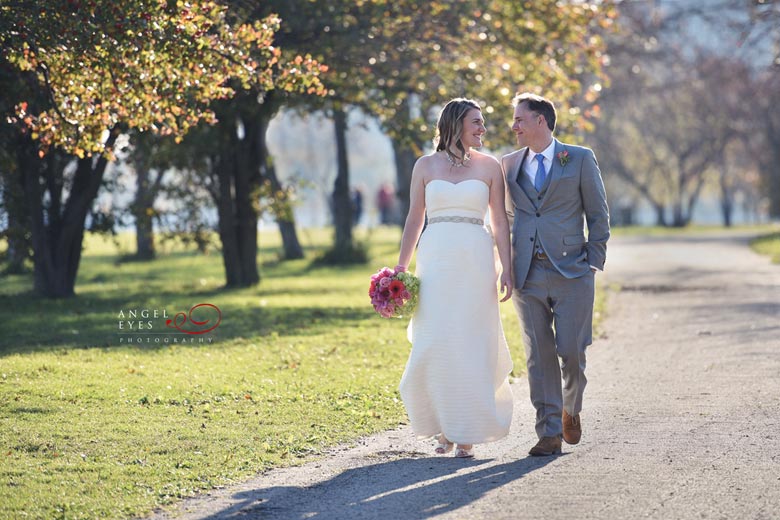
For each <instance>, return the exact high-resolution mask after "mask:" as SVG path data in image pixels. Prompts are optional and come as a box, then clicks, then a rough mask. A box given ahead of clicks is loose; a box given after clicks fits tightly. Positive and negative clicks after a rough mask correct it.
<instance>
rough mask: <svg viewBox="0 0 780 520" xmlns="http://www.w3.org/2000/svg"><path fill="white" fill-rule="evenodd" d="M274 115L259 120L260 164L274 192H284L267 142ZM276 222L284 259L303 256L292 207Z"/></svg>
mask: <svg viewBox="0 0 780 520" xmlns="http://www.w3.org/2000/svg"><path fill="white" fill-rule="evenodd" d="M272 115H273V114H269V117H266V118H262V119H260V120H259V121H258V124H259V130H258V135H257V143H258V164H261V165H263V167H262V168H261V175H262V177H263V178H265V179H268V181H269V182H270V183H271V188H272V189H273V191H274V193H283V192H284V190H283V189H282V183H281V182H279V178H278V177H277V176H276V168H275V167H274V163H273V160H272V159H271V156H270V152H269V151H268V145H267V144H266V133H267V132H268V124H269V123H270V122H271V116H272ZM285 202H287V201H285ZM276 223H277V225H278V226H279V233H280V234H281V236H282V247H283V249H284V259H285V260H296V259H298V258H303V247H301V243H300V241H299V240H298V233H297V231H296V230H295V214H294V213H293V211H292V208H290V209H289V211H285V212H283V214H277V215H276Z"/></svg>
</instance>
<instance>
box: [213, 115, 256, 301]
mask: <svg viewBox="0 0 780 520" xmlns="http://www.w3.org/2000/svg"><path fill="white" fill-rule="evenodd" d="M235 122H236V121H235V118H233V119H232V121H230V120H227V121H226V120H223V121H222V124H224V125H226V130H225V132H226V133H229V136H228V138H227V142H228V143H229V144H228V145H227V146H226V148H225V149H224V150H223V152H222V153H221V154H220V157H219V158H218V159H217V160H215V161H213V163H212V168H214V171H213V172H212V174H213V176H215V177H216V178H217V181H218V184H219V198H218V201H217V213H218V215H219V236H220V239H221V241H222V261H223V263H224V265H225V278H226V285H227V286H228V287H249V286H251V285H255V284H257V283H258V282H259V281H260V273H259V271H258V269H257V211H256V210H255V208H254V205H253V204H252V197H253V196H254V195H255V194H256V189H253V187H252V183H253V180H254V179H253V176H254V177H256V176H257V174H256V173H254V172H253V171H252V168H251V165H250V161H249V159H250V157H249V150H248V147H247V146H246V142H247V139H239V138H238V137H237V136H236V135H235V131H231V130H230V129H231V128H233V129H234V128H236V125H235ZM231 123H233V124H232V125H231ZM254 182H255V188H256V182H257V181H256V180H254Z"/></svg>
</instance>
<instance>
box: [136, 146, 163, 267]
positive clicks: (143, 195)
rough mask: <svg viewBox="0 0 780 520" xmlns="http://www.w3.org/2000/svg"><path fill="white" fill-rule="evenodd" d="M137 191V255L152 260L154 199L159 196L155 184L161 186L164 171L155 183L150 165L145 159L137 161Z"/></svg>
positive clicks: (141, 258) (139, 257)
mask: <svg viewBox="0 0 780 520" xmlns="http://www.w3.org/2000/svg"><path fill="white" fill-rule="evenodd" d="M135 175H136V193H135V202H134V203H133V216H134V217H135V244H136V253H135V256H136V258H138V259H139V260H152V259H153V258H154V256H155V251H154V228H153V223H152V217H153V215H154V199H155V197H156V196H157V191H156V190H155V186H156V187H158V188H159V184H160V180H161V179H162V176H163V174H162V172H161V173H159V174H158V176H157V181H155V183H154V185H152V184H151V182H150V178H149V177H150V172H149V167H148V166H147V165H146V164H144V162H143V161H140V160H139V161H136V163H135Z"/></svg>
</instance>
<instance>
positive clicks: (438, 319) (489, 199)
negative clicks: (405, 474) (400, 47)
mask: <svg viewBox="0 0 780 520" xmlns="http://www.w3.org/2000/svg"><path fill="white" fill-rule="evenodd" d="M484 134H485V122H484V119H483V118H482V111H481V110H480V108H479V105H478V104H477V103H476V102H475V101H472V100H469V99H462V98H456V99H453V100H451V101H450V102H448V103H447V105H446V106H445V107H444V108H443V109H442V111H441V113H440V114H439V120H438V123H437V129H436V137H435V138H434V145H435V146H436V151H435V152H433V153H431V154H428V155H425V156H423V157H420V158H419V159H418V160H417V162H416V164H415V166H414V170H413V171H412V181H411V200H410V208H409V214H408V216H407V218H406V224H405V225H404V232H403V238H402V240H401V251H400V253H399V257H398V265H397V266H396V269H401V270H405V269H407V267H408V265H409V262H410V261H411V258H412V253H413V251H414V247H415V244H418V239H419V244H418V248H417V269H416V274H417V276H418V277H419V278H420V297H419V304H418V307H417V310H416V311H415V314H414V316H413V317H412V320H411V322H410V324H409V339H410V341H411V343H412V351H411V354H410V356H409V361H408V363H407V365H406V370H405V371H404V374H403V377H402V378H401V383H400V392H401V397H402V399H403V402H404V405H405V406H406V411H407V413H408V415H409V419H410V421H411V425H412V430H413V431H414V432H415V434H416V435H417V436H418V438H430V437H434V436H435V437H437V441H438V446H437V447H436V450H435V451H436V453H439V454H444V453H448V452H449V451H451V450H452V449H453V447H454V446H455V444H457V449H456V450H455V456H456V457H462V458H466V457H473V456H474V451H473V445H474V444H478V443H484V442H491V441H495V440H498V439H500V438H502V437H504V436H506V434H507V433H508V431H509V425H510V422H511V420H512V392H511V390H510V388H509V381H508V375H509V373H510V372H511V370H512V360H511V358H510V356H509V350H508V349H507V344H506V339H505V338H504V331H503V328H502V327H501V319H500V317H499V312H498V290H497V287H496V285H497V281H499V280H500V286H501V292H502V293H503V298H502V299H501V301H502V302H504V301H506V300H508V299H510V297H511V296H512V278H511V277H512V274H511V273H512V269H511V264H510V244H509V225H508V223H507V217H506V212H505V209H504V200H505V199H504V197H505V195H504V177H503V175H502V173H501V167H500V165H499V163H498V161H497V160H496V159H495V158H493V157H492V156H490V155H487V154H484V153H481V152H478V151H477V150H475V148H479V147H481V146H482V136H483V135H484ZM488 209H490V229H492V232H493V235H492V236H491V233H490V231H489V230H488V228H487V227H485V222H484V220H485V216H486V213H487V210H488ZM426 213H427V217H428V225H427V227H426V229H425V232H424V233H422V236H420V233H421V232H422V229H423V224H424V222H425V217H426ZM494 239H495V245H496V246H497V250H498V259H499V260H500V265H501V274H500V276H499V275H498V273H497V272H496V261H495V253H494Z"/></svg>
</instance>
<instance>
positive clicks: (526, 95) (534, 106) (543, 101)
mask: <svg viewBox="0 0 780 520" xmlns="http://www.w3.org/2000/svg"><path fill="white" fill-rule="evenodd" d="M520 103H527V104H528V110H530V111H531V112H536V113H537V114H541V115H542V117H544V120H545V121H547V128H549V129H550V131H551V132H552V131H553V130H555V120H556V117H557V116H556V115H555V105H553V102H552V101H550V100H549V99H547V98H544V97H542V96H537V95H536V94H531V93H530V92H523V93H522V94H517V95H516V96H515V97H514V98H513V99H512V106H513V107H516V106H517V105H519V104H520Z"/></svg>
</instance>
